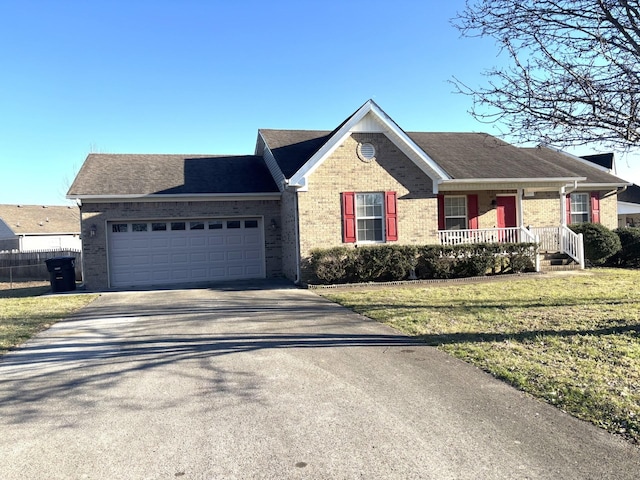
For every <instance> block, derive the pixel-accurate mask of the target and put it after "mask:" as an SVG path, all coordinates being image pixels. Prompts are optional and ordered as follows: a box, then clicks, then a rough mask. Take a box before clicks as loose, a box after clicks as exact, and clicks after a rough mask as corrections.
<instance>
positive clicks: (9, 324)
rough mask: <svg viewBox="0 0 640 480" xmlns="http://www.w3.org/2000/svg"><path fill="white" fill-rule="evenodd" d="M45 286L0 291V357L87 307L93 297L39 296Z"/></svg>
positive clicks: (47, 289)
mask: <svg viewBox="0 0 640 480" xmlns="http://www.w3.org/2000/svg"><path fill="white" fill-rule="evenodd" d="M49 290H50V289H49V288H48V287H45V286H39V287H28V288H16V289H12V290H3V289H0V355H3V354H5V353H7V351H8V350H10V349H11V348H13V347H15V346H17V345H19V344H21V343H23V342H25V341H26V340H28V339H29V338H31V337H32V336H33V335H35V334H36V333H38V332H40V331H42V330H44V329H46V328H48V327H49V326H51V325H52V324H53V323H55V322H57V321H59V320H62V319H64V318H66V317H68V316H69V315H71V314H72V313H73V312H75V311H77V310H79V309H80V308H82V307H84V306H85V305H87V304H88V303H90V302H91V301H92V300H93V299H94V298H96V295H56V296H41V295H42V294H43V293H46V292H48V291H49Z"/></svg>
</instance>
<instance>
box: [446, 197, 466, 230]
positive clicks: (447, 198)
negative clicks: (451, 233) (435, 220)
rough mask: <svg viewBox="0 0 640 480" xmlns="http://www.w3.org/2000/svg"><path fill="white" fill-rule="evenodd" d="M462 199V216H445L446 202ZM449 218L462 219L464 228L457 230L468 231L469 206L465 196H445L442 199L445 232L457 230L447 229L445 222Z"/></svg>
mask: <svg viewBox="0 0 640 480" xmlns="http://www.w3.org/2000/svg"><path fill="white" fill-rule="evenodd" d="M454 198H456V199H458V198H462V199H463V200H464V216H462V215H447V200H452V199H454ZM450 218H456V219H458V218H464V228H462V229H459V230H468V229H469V205H468V202H467V196H466V195H445V197H444V229H445V230H458V229H454V228H449V227H448V226H447V220H448V219H450Z"/></svg>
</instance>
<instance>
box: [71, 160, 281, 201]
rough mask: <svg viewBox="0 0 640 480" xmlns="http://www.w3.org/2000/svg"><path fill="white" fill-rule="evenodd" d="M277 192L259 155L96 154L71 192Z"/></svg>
mask: <svg viewBox="0 0 640 480" xmlns="http://www.w3.org/2000/svg"><path fill="white" fill-rule="evenodd" d="M273 192H278V187H277V186H276V184H275V182H274V181H273V178H272V177H271V174H270V173H269V170H268V169H267V167H266V165H265V163H264V160H263V159H262V157H260V156H255V155H244V156H222V155H156V154H91V155H89V156H88V157H87V159H86V161H85V162H84V164H83V166H82V168H81V169H80V172H79V173H78V175H77V176H76V179H75V181H74V182H73V184H72V185H71V188H70V189H69V192H68V193H67V195H68V196H70V197H82V196H101V195H104V196H118V195H122V196H137V195H140V196H145V195H162V194H165V195H169V194H174V195H194V194H195V195H198V194H247V193H273Z"/></svg>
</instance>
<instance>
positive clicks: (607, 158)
mask: <svg viewBox="0 0 640 480" xmlns="http://www.w3.org/2000/svg"><path fill="white" fill-rule="evenodd" d="M580 158H584V159H585V160H587V161H588V162H591V163H595V164H596V165H600V166H601V167H602V168H606V169H607V170H615V168H614V167H615V165H614V155H613V153H596V154H594V155H582V156H581V157H580Z"/></svg>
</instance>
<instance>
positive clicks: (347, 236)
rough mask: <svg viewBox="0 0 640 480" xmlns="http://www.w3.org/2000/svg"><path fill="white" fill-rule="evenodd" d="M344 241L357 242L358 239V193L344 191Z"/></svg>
mask: <svg viewBox="0 0 640 480" xmlns="http://www.w3.org/2000/svg"><path fill="white" fill-rule="evenodd" d="M342 241H343V242H344V243H355V241H356V194H355V193H354V192H344V193H342Z"/></svg>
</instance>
